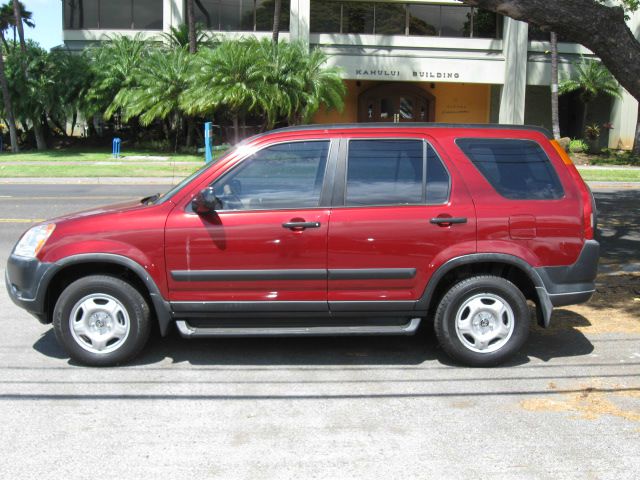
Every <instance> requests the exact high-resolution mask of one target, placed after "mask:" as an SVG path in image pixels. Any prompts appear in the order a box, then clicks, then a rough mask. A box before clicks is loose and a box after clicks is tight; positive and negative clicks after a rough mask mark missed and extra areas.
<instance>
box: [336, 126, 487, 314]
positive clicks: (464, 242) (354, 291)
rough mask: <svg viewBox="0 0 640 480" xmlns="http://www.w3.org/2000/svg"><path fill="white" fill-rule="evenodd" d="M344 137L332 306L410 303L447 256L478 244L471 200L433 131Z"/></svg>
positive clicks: (402, 307) (404, 306) (405, 306)
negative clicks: (423, 134)
mask: <svg viewBox="0 0 640 480" xmlns="http://www.w3.org/2000/svg"><path fill="white" fill-rule="evenodd" d="M343 142H348V144H347V145H346V146H344V144H343V146H341V150H343V151H344V153H343V154H342V155H341V156H342V157H343V158H341V161H343V162H344V161H345V160H346V166H345V165H344V164H342V165H341V168H345V169H346V174H345V175H344V179H345V180H344V184H343V185H336V188H337V189H339V192H338V194H337V193H334V196H339V194H342V195H343V198H342V201H341V202H340V203H341V204H342V206H334V208H333V210H332V212H331V224H330V226H329V254H328V268H329V295H328V298H329V306H330V309H331V311H332V312H338V311H353V310H356V311H357V310H359V311H362V310H368V311H384V310H398V311H406V310H412V309H413V307H414V302H415V301H417V300H418V299H419V298H420V296H421V295H422V293H423V292H424V290H425V287H426V285H427V283H428V281H429V278H430V277H431V274H432V273H433V271H434V270H435V268H436V267H437V266H438V264H439V263H440V262H441V259H442V258H447V259H448V258H451V257H452V256H456V255H461V254H465V253H474V252H475V247H476V243H475V241H476V233H475V231H476V228H475V223H476V221H475V210H474V207H473V203H472V202H471V199H470V197H469V194H468V193H467V192H466V190H465V189H464V188H463V187H462V188H460V187H459V186H457V185H456V183H455V181H453V180H454V178H453V176H452V175H451V174H450V172H449V171H448V170H447V169H446V167H445V166H444V164H443V162H442V161H441V159H440V158H439V156H438V154H437V153H436V151H435V150H434V148H433V147H432V145H431V142H429V141H428V140H427V139H422V138H394V139H388V140H380V139H364V138H362V139H356V138H352V139H349V140H343ZM447 217H455V223H453V222H452V223H447V222H446V218H447ZM443 219H445V220H444V221H443ZM458 222H460V223H458ZM462 222H463V223H462ZM454 250H455V251H454Z"/></svg>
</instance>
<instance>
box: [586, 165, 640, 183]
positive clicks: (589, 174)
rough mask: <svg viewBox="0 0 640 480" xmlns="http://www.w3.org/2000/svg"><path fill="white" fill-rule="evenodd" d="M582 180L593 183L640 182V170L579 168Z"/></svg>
mask: <svg viewBox="0 0 640 480" xmlns="http://www.w3.org/2000/svg"><path fill="white" fill-rule="evenodd" d="M578 171H579V172H580V175H582V178H584V179H585V180H587V181H591V182H640V169H638V168H633V169H631V168H630V169H619V168H618V169H597V170H588V169H582V168H580V167H578Z"/></svg>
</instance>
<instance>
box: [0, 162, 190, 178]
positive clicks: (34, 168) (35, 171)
mask: <svg viewBox="0 0 640 480" xmlns="http://www.w3.org/2000/svg"><path fill="white" fill-rule="evenodd" d="M197 168H199V167H198V166H196V165H191V164H181V162H167V164H166V165H122V164H119V165H49V164H45V165H2V163H0V178H17V177H20V178H24V177H174V176H175V177H177V178H181V177H186V176H187V175H189V174H191V172H193V171H194V170H196V169H197Z"/></svg>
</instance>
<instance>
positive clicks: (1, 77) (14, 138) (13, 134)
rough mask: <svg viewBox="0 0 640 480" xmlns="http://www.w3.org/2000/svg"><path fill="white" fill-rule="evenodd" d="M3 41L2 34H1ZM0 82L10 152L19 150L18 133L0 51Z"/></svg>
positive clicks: (2, 56)
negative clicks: (7, 125) (7, 126)
mask: <svg viewBox="0 0 640 480" xmlns="http://www.w3.org/2000/svg"><path fill="white" fill-rule="evenodd" d="M2 40H3V41H4V34H2ZM0 83H1V84H2V100H3V101H4V111H5V113H6V115H7V123H8V124H9V140H10V141H11V152H12V153H17V152H19V151H20V147H19V146H18V134H17V131H16V118H15V117H14V115H13V105H12V103H11V93H9V84H8V83H7V77H6V75H5V72H4V55H2V54H1V52H0Z"/></svg>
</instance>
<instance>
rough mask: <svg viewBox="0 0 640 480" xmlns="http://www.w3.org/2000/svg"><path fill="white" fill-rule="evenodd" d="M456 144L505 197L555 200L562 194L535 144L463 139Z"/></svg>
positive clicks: (549, 166)
mask: <svg viewBox="0 0 640 480" xmlns="http://www.w3.org/2000/svg"><path fill="white" fill-rule="evenodd" d="M457 144H458V146H459V147H460V148H461V149H462V151H463V152H464V153H465V154H466V155H467V157H469V158H470V159H471V161H472V162H473V164H474V165H475V166H476V167H477V169H478V170H480V173H482V175H484V177H485V178H486V179H487V180H488V181H489V183H490V184H491V185H492V186H493V188H495V189H496V190H497V191H498V193H500V194H501V195H502V196H504V197H506V198H510V199H514V200H525V199H531V200H533V199H554V198H561V197H562V195H563V190H562V186H561V184H560V180H559V179H558V175H557V174H556V172H555V170H554V169H553V166H552V165H551V162H550V161H549V157H547V155H546V154H545V153H544V150H542V148H541V147H540V145H538V144H537V143H536V142H534V141H531V140H508V139H489V138H486V139H479V138H464V139H458V140H457Z"/></svg>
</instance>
